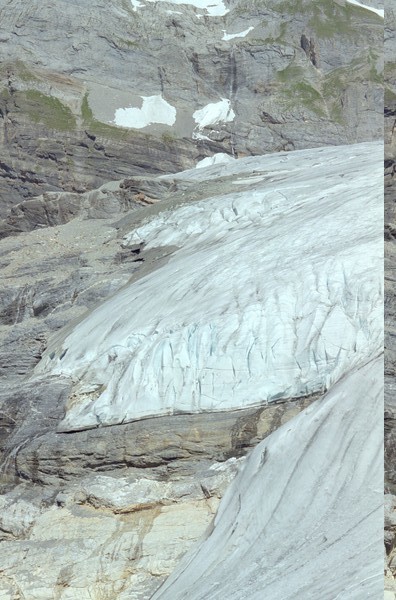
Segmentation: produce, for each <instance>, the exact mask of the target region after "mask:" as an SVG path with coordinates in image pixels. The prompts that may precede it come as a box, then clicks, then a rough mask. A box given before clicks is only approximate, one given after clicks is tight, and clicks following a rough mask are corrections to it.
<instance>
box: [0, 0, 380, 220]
mask: <svg viewBox="0 0 396 600" xmlns="http://www.w3.org/2000/svg"><path fill="white" fill-rule="evenodd" d="M146 4H147V5H145V4H144V3H143V6H142V7H141V8H138V9H135V10H134V9H133V6H132V4H131V3H130V2H129V0H117V1H116V2H112V3H111V4H109V3H104V2H101V1H99V0H94V1H90V2H86V1H84V2H78V3H76V2H62V3H61V4H59V3H55V4H46V5H45V6H43V4H42V3H40V2H38V1H37V0H34V1H32V2H29V3H28V4H26V3H25V2H23V1H22V0H17V1H16V2H13V3H12V4H7V5H4V6H3V7H0V39H1V45H0V52H1V58H2V61H1V62H2V67H1V73H0V87H1V94H0V141H1V144H2V147H3V152H2V158H1V162H0V173H1V175H2V183H1V188H0V194H1V197H2V202H1V209H0V210H1V211H2V214H3V215H4V212H5V210H6V208H7V207H10V206H11V205H13V204H15V203H18V202H20V201H21V200H23V199H24V198H29V197H32V196H34V195H38V194H39V193H41V192H42V191H43V190H47V191H57V190H69V191H76V192H81V191H84V190H85V189H87V188H90V189H92V188H93V187H96V186H98V185H100V184H101V183H104V182H105V181H108V180H109V179H119V178H121V177H124V176H126V175H130V174H140V173H142V172H152V173H160V172H172V171H174V172H175V171H180V170H182V169H183V168H187V167H189V166H192V164H193V163H194V161H196V160H198V159H200V158H203V157H204V156H207V155H210V154H212V153H213V152H221V151H223V152H226V153H229V154H233V155H235V156H245V155H249V154H262V153H265V152H272V151H277V150H282V149H286V150H291V149H299V148H305V147H315V146H322V145H324V144H343V143H353V142H356V141H363V140H369V139H374V138H380V137H382V122H381V111H382V86H381V69H382V67H381V57H382V20H381V18H380V17H378V16H377V15H375V14H374V13H373V12H370V11H368V10H364V9H361V8H359V7H356V6H352V5H350V4H348V3H345V2H344V1H340V2H327V0H326V1H325V0H321V1H320V2H315V3H312V2H310V1H306V0H301V1H300V2H298V3H296V2H289V1H285V0H267V1H266V2H264V1H263V0H256V1H254V2H251V1H250V0H249V2H247V0H230V1H227V2H226V5H227V8H228V10H229V12H228V13H227V14H225V15H224V16H208V14H206V12H205V11H204V10H199V9H196V8H194V7H193V6H188V5H183V6H176V7H175V6H174V5H172V4H167V3H163V2H157V3H150V4H149V3H146ZM175 8H176V9H177V10H175ZM244 32H245V36H244V37H233V38H232V39H228V38H227V36H232V35H237V34H240V33H244ZM246 32H248V33H246ZM224 38H225V39H224ZM202 40H205V44H203V43H202ZM99 56H100V60H98V57H99ZM158 95H162V97H163V98H164V99H165V100H166V102H168V103H169V104H170V105H171V106H173V107H174V108H175V109H176V111H177V113H176V121H175V123H174V125H173V126H169V125H165V124H162V125H161V124H152V125H148V126H146V127H144V128H143V129H136V128H135V129H134V128H129V129H128V128H124V127H118V126H115V124H114V116H115V111H116V110H117V109H120V108H124V107H129V106H134V107H137V108H139V107H141V105H142V97H143V96H146V97H151V96H158ZM221 99H227V100H229V101H230V106H231V108H232V110H233V111H234V113H235V118H234V119H233V120H230V121H229V122H227V121H220V122H218V123H217V124H209V125H207V126H204V127H202V129H199V128H198V129H197V123H195V122H194V119H193V114H194V111H197V110H199V109H202V108H203V107H204V106H207V105H208V104H211V103H216V102H219V101H220V100H221Z"/></svg>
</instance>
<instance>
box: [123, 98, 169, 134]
mask: <svg viewBox="0 0 396 600" xmlns="http://www.w3.org/2000/svg"><path fill="white" fill-rule="evenodd" d="M142 99H143V103H142V106H141V108H135V107H132V106H130V107H128V108H118V109H117V110H116V111H115V114H114V123H115V124H116V125H118V126H119V127H131V128H133V129H143V128H144V127H147V125H151V124H153V123H158V124H163V125H174V123H175V122H176V108H175V107H174V106H172V105H171V104H169V103H168V102H166V100H164V99H163V97H162V96H161V95H158V96H142Z"/></svg>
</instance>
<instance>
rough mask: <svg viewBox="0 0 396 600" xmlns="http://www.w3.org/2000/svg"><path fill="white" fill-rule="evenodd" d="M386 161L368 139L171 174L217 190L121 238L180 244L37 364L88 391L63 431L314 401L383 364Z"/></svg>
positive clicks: (51, 347) (66, 335) (40, 369)
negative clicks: (361, 369)
mask: <svg viewBox="0 0 396 600" xmlns="http://www.w3.org/2000/svg"><path fill="white" fill-rule="evenodd" d="M382 158H383V147H382V144H381V143H365V144H359V145H356V146H339V147H331V148H319V149H318V148H317V149H312V150H304V151H298V152H291V153H279V154H274V155H267V156H264V157H251V158H247V159H240V160H235V161H233V162H231V163H229V164H226V165H214V166H212V167H209V168H207V169H193V170H191V171H186V172H184V173H181V174H179V175H172V176H171V178H172V179H176V181H177V180H178V179H180V180H184V181H191V182H192V183H193V184H196V185H199V184H200V183H202V182H204V181H206V182H207V183H206V185H208V183H209V182H210V181H211V182H212V184H213V186H214V187H213V197H211V198H208V199H206V200H202V201H200V202H196V203H188V202H187V203H186V204H185V205H182V206H181V207H180V208H178V209H173V210H172V211H165V210H164V211H163V212H160V213H159V214H158V215H157V216H156V217H154V218H152V220H149V221H147V223H146V224H143V225H142V226H141V227H139V228H138V229H137V230H134V231H133V232H131V234H130V235H129V236H127V238H126V240H125V243H127V244H128V243H130V244H136V243H140V242H144V243H145V244H146V248H147V249H148V248H154V247H159V246H177V247H179V250H177V251H176V252H175V253H174V254H173V255H172V256H171V257H170V259H169V261H168V263H167V264H165V265H163V266H162V267H161V268H160V269H158V270H156V271H154V272H153V273H150V274H148V275H145V276H144V277H142V278H141V279H140V280H138V281H136V282H134V283H132V284H130V285H128V286H126V287H125V288H124V289H122V290H121V291H119V292H118V293H117V294H116V295H114V296H113V297H112V298H110V299H109V300H107V301H106V302H104V303H103V304H102V305H100V306H99V307H98V308H96V309H95V310H93V311H92V312H91V313H90V314H88V316H87V317H86V318H85V319H84V320H82V321H81V322H80V323H78V324H77V325H76V326H75V327H74V329H72V330H71V331H69V330H66V331H65V332H64V333H60V335H59V337H58V338H57V339H55V340H54V341H53V343H52V344H50V345H49V348H48V350H47V351H46V353H45V355H44V357H43V359H42V360H41V362H40V363H39V365H38V366H37V367H36V370H37V373H38V374H42V373H43V374H60V375H65V376H71V377H72V378H73V379H74V381H75V382H76V385H75V391H76V392H77V393H78V394H80V400H79V402H77V403H75V404H74V405H73V406H71V407H70V408H69V410H68V412H67V415H66V417H65V420H64V422H63V427H64V428H65V429H67V428H78V427H85V426H95V425H96V424H97V423H98V422H102V423H117V422H120V421H122V420H133V419H137V418H142V417H145V416H147V415H159V414H171V413H172V412H173V411H188V412H197V411H198V412H199V411H213V410H230V409H235V408H243V407H247V406H253V405H259V404H261V403H263V402H267V401H268V402H271V401H273V400H275V399H277V398H281V397H296V396H301V395H305V394H310V393H312V392H317V391H320V390H323V389H329V387H330V386H331V385H332V384H333V383H334V382H335V381H337V380H338V379H339V378H340V377H341V376H342V375H343V374H344V373H346V372H347V371H349V370H350V369H351V368H353V367H355V366H357V365H359V364H361V362H362V360H366V357H369V356H372V355H375V354H376V353H377V352H378V350H379V349H380V348H382V331H383V315H382V264H383V256H382V254H383V252H382V250H383V244H382V234H381V222H382V218H383V210H382V193H381V189H382V172H381V171H382V169H381V163H382ZM258 175H261V176H262V179H261V181H257V177H258ZM219 176H220V177H222V181H221V183H219V184H218V183H217V181H216V179H217V178H218V177H219ZM225 177H229V184H228V187H227V185H226V182H225V180H224V178H225ZM249 177H252V178H254V179H253V183H252V184H251V185H248V184H247V183H245V184H244V185H243V186H241V188H239V187H237V186H234V185H233V184H232V182H233V181H235V180H237V179H238V178H243V179H245V180H248V179H249ZM65 351H66V353H65ZM52 353H55V356H53V354H52ZM51 355H52V356H53V359H51V358H50V356H51ZM61 356H62V358H60V357H61ZM84 394H86V395H84Z"/></svg>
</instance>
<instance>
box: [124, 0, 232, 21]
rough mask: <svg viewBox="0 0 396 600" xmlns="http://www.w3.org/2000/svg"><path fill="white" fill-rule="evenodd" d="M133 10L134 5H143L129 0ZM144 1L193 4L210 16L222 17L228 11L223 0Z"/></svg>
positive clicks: (150, 1)
mask: <svg viewBox="0 0 396 600" xmlns="http://www.w3.org/2000/svg"><path fill="white" fill-rule="evenodd" d="M131 2H132V6H133V7H134V10H136V8H135V7H137V8H141V7H143V6H145V5H144V4H142V3H140V2H139V1H138V0H131ZM145 2H149V3H156V2H167V3H168V4H177V5H185V6H195V8H201V9H204V10H206V12H207V13H208V15H210V16H211V17H222V16H224V15H226V14H227V13H228V12H230V11H229V9H228V8H226V6H225V4H224V0H145Z"/></svg>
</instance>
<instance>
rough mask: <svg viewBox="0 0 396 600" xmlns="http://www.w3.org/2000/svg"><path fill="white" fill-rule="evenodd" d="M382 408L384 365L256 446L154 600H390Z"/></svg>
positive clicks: (343, 385)
mask: <svg viewBox="0 0 396 600" xmlns="http://www.w3.org/2000/svg"><path fill="white" fill-rule="evenodd" d="M382 398H383V360H382V357H378V358H376V359H373V360H372V361H370V362H368V363H367V364H365V365H362V366H361V367H360V369H358V370H356V371H352V372H351V373H348V375H346V376H345V377H343V378H341V380H340V381H339V382H338V383H337V384H335V385H334V386H333V388H332V389H331V391H330V392H328V394H326V395H325V396H324V397H323V398H321V399H320V400H318V401H317V402H315V403H314V404H312V405H311V406H309V407H308V408H307V409H305V411H303V412H302V413H300V414H299V415H298V416H297V417H295V418H294V419H293V420H292V421H289V422H288V423H286V424H285V425H284V426H282V427H281V428H280V429H278V430H276V431H275V432H274V433H272V434H271V435H270V436H269V437H268V438H267V439H265V440H264V441H262V442H261V443H260V444H259V445H258V446H256V448H255V449H254V450H253V452H252V453H251V454H250V455H249V456H248V457H247V459H246V461H245V463H244V466H243V468H242V470H241V472H240V473H239V474H238V476H237V477H236V479H234V481H233V482H232V483H231V485H230V487H229V488H228V489H227V492H226V494H225V496H224V497H223V499H222V501H221V503H220V506H219V509H218V512H217V515H216V517H215V519H214V523H213V526H212V527H211V532H210V534H209V535H207V536H206V539H204V540H203V541H202V542H201V543H197V544H196V545H195V546H194V548H193V549H192V550H191V551H190V552H189V553H188V554H187V555H186V556H185V557H184V559H183V560H182V562H181V563H180V564H179V565H178V567H177V568H176V570H175V571H174V573H173V574H172V575H171V576H170V577H169V578H168V580H167V581H166V582H165V584H164V585H163V586H162V587H161V588H160V589H159V590H158V591H157V592H156V593H155V594H154V596H152V600H184V599H185V598H189V599H190V600H207V599H208V598H210V599H211V600H224V599H225V598H227V600H245V598H249V600H263V598H268V599H269V600H318V598H320V599H321V600H337V599H338V600H361V599H362V598H373V599H374V598H381V597H382V596H383V558H382V546H383V540H382V525H383V491H382V488H383V451H382V438H383V436H382V406H383V404H382ZM231 574H232V576H230V575H231ZM247 593H248V595H246V594H247Z"/></svg>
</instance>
